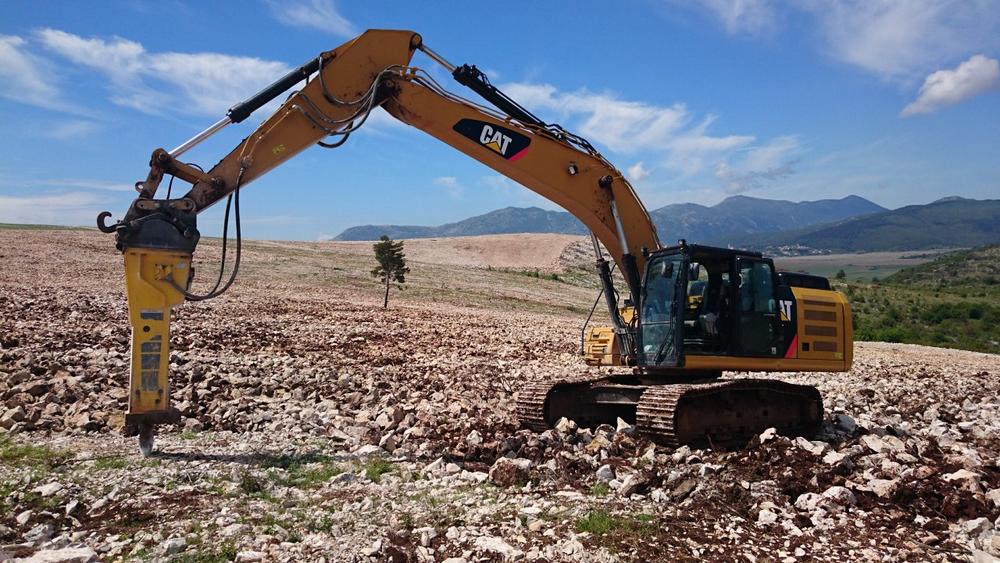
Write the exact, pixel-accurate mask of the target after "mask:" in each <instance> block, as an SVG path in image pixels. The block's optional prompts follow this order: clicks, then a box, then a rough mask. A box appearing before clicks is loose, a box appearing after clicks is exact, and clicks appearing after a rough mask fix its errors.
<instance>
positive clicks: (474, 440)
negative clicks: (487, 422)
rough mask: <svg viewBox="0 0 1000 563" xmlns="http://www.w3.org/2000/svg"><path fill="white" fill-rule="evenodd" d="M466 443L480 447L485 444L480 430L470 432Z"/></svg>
mask: <svg viewBox="0 0 1000 563" xmlns="http://www.w3.org/2000/svg"><path fill="white" fill-rule="evenodd" d="M465 443H466V444H469V445H470V446H478V445H479V444H482V443H483V437H482V435H481V434H479V431H478V430H473V431H472V432H469V435H468V436H466V437H465Z"/></svg>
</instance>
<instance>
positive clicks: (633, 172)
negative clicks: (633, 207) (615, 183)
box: [625, 160, 649, 182]
mask: <svg viewBox="0 0 1000 563" xmlns="http://www.w3.org/2000/svg"><path fill="white" fill-rule="evenodd" d="M625 174H626V175H627V176H628V179H629V180H631V181H633V182H639V181H642V179H643V178H645V177H647V176H649V169H647V168H646V167H645V166H643V164H642V161H641V160H640V161H639V162H636V163H635V164H633V165H632V166H629V167H628V170H626V171H625Z"/></svg>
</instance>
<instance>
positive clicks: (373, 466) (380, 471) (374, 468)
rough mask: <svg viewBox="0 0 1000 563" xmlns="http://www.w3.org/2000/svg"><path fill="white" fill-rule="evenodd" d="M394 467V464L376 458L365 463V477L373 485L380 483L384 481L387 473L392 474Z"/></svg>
mask: <svg viewBox="0 0 1000 563" xmlns="http://www.w3.org/2000/svg"><path fill="white" fill-rule="evenodd" d="M392 469H393V465H392V462H389V461H386V460H384V459H382V458H379V457H375V458H372V459H369V460H368V461H367V462H366V463H365V475H366V476H367V477H368V479H370V480H371V481H372V482H373V483H378V482H380V481H381V480H382V476H383V475H385V474H386V473H390V472H392Z"/></svg>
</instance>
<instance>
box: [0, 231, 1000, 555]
mask: <svg viewBox="0 0 1000 563" xmlns="http://www.w3.org/2000/svg"><path fill="white" fill-rule="evenodd" d="M217 255H218V244H217V242H214V241H206V242H205V243H204V244H203V246H202V248H200V249H199V257H200V258H203V260H204V261H205V262H208V263H211V262H212V260H213V259H214V257H217ZM0 257H2V258H3V262H4V266H5V267H4V268H2V269H0V560H4V559H5V558H34V560H37V561H43V560H44V561H87V560H95V559H96V560H102V561H104V560H108V561H118V560H155V559H159V560H171V561H200V562H205V561H226V560H238V561H313V560H327V561H367V560H391V561H451V562H453V563H454V562H458V561H468V562H472V561H507V560H525V561H581V560H583V561H649V560H675V559H680V560H685V559H687V560H694V559H698V560H705V559H708V560H740V561H786V560H787V561H793V560H798V559H816V560H832V561H833V560H835V561H842V560H892V561H894V560H913V561H925V560H978V561H989V560H990V558H991V555H990V554H993V555H1000V530H996V528H1000V518H998V517H1000V467H998V466H1000V440H997V438H996V436H997V433H998V431H1000V399H998V391H1000V357H998V356H995V355H987V354H977V353H969V352H961V351H954V350H942V349H934V348H926V347H920V346H910V345H895V344H878V343H859V344H858V346H857V348H856V355H857V359H856V361H855V366H854V369H853V370H852V371H851V372H849V373H832V374H831V373H814V374H788V375H785V376H782V379H785V380H787V381H792V382H797V383H808V384H812V385H816V386H817V387H819V388H820V390H821V391H822V393H823V396H824V398H825V401H826V408H827V411H828V413H827V423H826V424H825V428H824V431H823V433H822V435H821V436H819V437H817V439H816V440H814V441H809V440H805V439H801V438H787V437H783V436H779V435H775V434H774V433H773V432H765V433H764V434H762V435H761V436H759V437H758V438H757V439H755V440H754V441H753V442H751V443H750V444H749V445H748V446H747V447H746V448H743V449H740V450H736V451H711V450H691V449H689V448H686V447H682V448H679V449H670V448H663V447H658V446H656V445H654V444H652V443H650V442H648V441H647V440H646V439H644V438H643V437H642V436H639V435H637V434H636V433H635V432H634V430H633V428H632V427H630V426H629V425H628V424H625V423H623V422H622V423H619V424H618V425H617V426H615V427H611V426H604V427H600V428H596V429H581V428H577V427H576V425H575V424H572V423H571V422H570V421H564V422H562V423H561V424H560V425H559V426H558V428H556V429H553V430H550V431H547V432H544V433H541V434H535V433H531V432H528V431H524V430H519V429H518V428H517V426H516V423H515V420H514V416H513V401H514V399H515V398H516V397H517V393H518V390H519V389H520V388H521V387H522V386H523V384H524V383H526V382H528V381H531V380H534V379H536V378H540V377H552V376H559V375H576V374H580V373H581V372H583V371H586V370H587V369H588V368H586V367H585V366H584V365H583V364H582V363H581V362H580V361H579V360H578V359H577V357H576V356H575V352H576V347H577V345H578V338H579V326H580V323H581V321H582V317H583V315H584V314H585V310H586V309H588V308H589V305H590V304H591V302H592V299H593V297H594V296H593V292H592V291H591V290H590V289H586V288H577V287H575V286H572V285H569V284H565V283H560V282H558V281H554V280H546V279H538V278H532V277H528V276H524V275H518V274H513V273H510V272H492V271H483V270H482V269H475V270H473V269H457V270H456V269H455V268H451V267H449V268H444V267H440V266H435V265H433V264H420V263H415V264H411V268H413V270H414V275H413V276H412V280H413V281H412V287H411V288H409V289H407V290H405V291H403V292H401V293H399V294H394V295H393V299H394V301H393V303H392V304H391V307H390V309H389V310H387V311H383V310H381V309H379V308H378V305H380V299H381V295H380V293H379V289H378V287H377V286H376V285H375V284H374V282H373V281H371V279H370V278H369V277H368V276H367V273H366V271H367V269H370V267H371V266H370V264H367V262H366V261H365V260H364V259H363V257H360V256H348V255H341V254H338V253H337V252H330V251H327V250H325V249H324V248H323V247H322V246H318V245H302V246H301V247H299V246H296V245H294V244H268V243H255V244H252V245H248V249H247V252H246V255H245V256H244V260H245V261H246V262H245V266H244V267H245V273H244V274H243V275H242V276H241V278H240V280H239V281H238V282H237V284H236V285H235V286H234V288H233V289H232V290H231V291H230V292H229V293H228V294H226V295H225V296H223V297H221V298H219V299H216V300H214V301H211V302H207V303H201V304H186V305H184V306H183V307H182V308H180V309H178V311H177V314H176V319H175V324H174V329H175V330H174V334H173V337H172V338H171V344H172V346H173V353H172V370H173V383H174V390H173V400H174V402H175V405H176V406H177V407H178V408H180V409H181V410H182V411H183V413H184V416H185V418H184V420H183V423H182V424H180V425H178V426H177V427H175V428H170V427H168V428H162V429H161V433H160V435H159V436H158V442H157V448H158V451H157V453H156V454H155V455H154V456H152V457H149V458H142V457H140V456H139V455H138V453H137V448H136V444H135V441H134V440H135V439H134V438H126V437H123V436H122V434H121V431H120V427H121V421H122V418H121V414H122V412H123V409H124V406H125V387H124V378H125V374H126V369H127V355H128V332H127V327H126V326H125V324H124V323H125V303H124V296H123V290H122V284H121V281H120V280H121V266H120V263H119V260H120V257H119V256H118V255H117V254H115V253H114V252H113V249H112V241H111V240H110V237H106V236H102V235H99V234H97V233H93V232H69V231H58V232H56V231H4V230H0ZM201 268H202V273H200V274H199V276H200V279H202V280H205V279H207V278H208V277H211V273H209V271H210V270H211V266H210V265H208V264H202V266H201ZM241 271H244V270H243V268H241ZM746 375H748V374H727V377H742V376H746Z"/></svg>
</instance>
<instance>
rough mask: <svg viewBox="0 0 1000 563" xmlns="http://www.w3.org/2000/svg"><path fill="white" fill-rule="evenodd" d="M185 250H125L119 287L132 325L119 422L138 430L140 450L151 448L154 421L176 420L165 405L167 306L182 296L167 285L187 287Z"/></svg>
mask: <svg viewBox="0 0 1000 563" xmlns="http://www.w3.org/2000/svg"><path fill="white" fill-rule="evenodd" d="M190 272H191V253H190V252H176V251H169V250H154V249H147V248H127V249H126V250H125V287H126V290H127V292H128V317H129V324H130V325H131V327H132V353H131V356H132V361H131V368H130V372H131V373H130V375H129V400H128V413H126V415H125V425H126V426H127V427H130V428H132V429H135V430H138V431H139V448H140V449H141V450H142V453H143V455H149V454H150V453H151V452H152V450H153V434H152V428H153V425H155V424H164V423H171V422H177V420H178V419H179V418H180V416H179V415H180V413H178V412H177V411H176V410H174V409H172V408H171V407H170V381H169V378H168V373H167V370H168V366H169V365H170V310H171V308H173V306H174V305H178V304H180V303H181V302H183V301H184V294H183V293H181V292H180V291H178V290H177V289H176V288H175V287H174V286H173V285H172V284H171V281H173V282H174V283H178V282H179V284H182V285H181V287H187V281H188V279H189V277H190Z"/></svg>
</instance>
